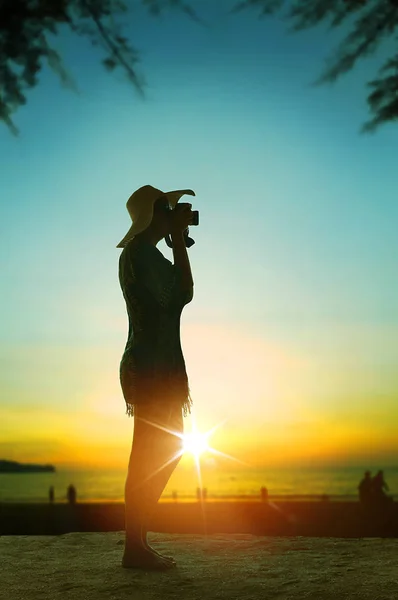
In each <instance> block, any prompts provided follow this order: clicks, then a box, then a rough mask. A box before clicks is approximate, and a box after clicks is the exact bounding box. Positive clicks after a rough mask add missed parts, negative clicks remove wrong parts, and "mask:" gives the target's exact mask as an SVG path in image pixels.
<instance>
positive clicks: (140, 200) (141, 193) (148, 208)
mask: <svg viewBox="0 0 398 600" xmlns="http://www.w3.org/2000/svg"><path fill="white" fill-rule="evenodd" d="M184 194H189V195H190V196H195V192H194V191H193V190H173V191H172V192H162V190H159V189H157V188H155V187H153V186H152V185H144V186H142V187H140V188H139V189H138V190H136V191H135V192H134V193H133V194H131V196H130V198H129V199H128V200H127V202H126V208H127V210H128V212H129V215H130V217H131V220H132V221H133V224H132V226H131V227H130V229H129V230H128V232H127V233H126V235H125V236H124V238H123V239H122V240H121V241H120V242H119V243H118V245H117V246H116V248H124V247H125V246H126V244H127V242H129V241H130V240H131V239H132V238H133V237H134V236H135V235H137V234H138V233H141V231H144V229H146V228H147V227H149V225H150V223H151V221H152V217H153V206H154V204H155V202H156V200H158V199H159V198H161V197H162V196H166V197H167V200H168V202H169V205H170V207H171V208H172V209H174V208H175V206H176V204H177V202H178V201H179V199H180V198H181V196H184Z"/></svg>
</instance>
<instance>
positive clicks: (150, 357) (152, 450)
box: [119, 186, 193, 569]
mask: <svg viewBox="0 0 398 600" xmlns="http://www.w3.org/2000/svg"><path fill="white" fill-rule="evenodd" d="M183 193H191V191H190V190H185V191H182V193H181V191H180V192H177V193H174V194H177V196H172V194H173V193H172V192H170V193H169V194H168V195H166V194H163V192H161V191H160V190H157V189H156V188H152V187H151V186H144V187H143V188H140V189H139V190H137V192H135V193H134V194H133V195H132V196H131V197H130V199H129V202H130V201H131V205H132V206H131V210H130V208H129V202H128V203H127V208H128V210H129V212H130V215H131V216H132V218H133V226H132V228H131V230H132V231H133V232H134V227H135V224H136V225H138V229H141V230H142V231H139V233H137V234H135V235H134V236H133V237H132V236H131V235H130V236H129V234H128V235H127V236H125V238H124V240H122V242H121V243H120V244H119V247H123V248H124V249H123V251H122V253H121V255H120V260H119V281H120V285H121V288H122V292H123V296H124V298H125V301H126V308H127V313H128V318H129V333H128V339H127V343H126V348H125V351H124V354H123V357H122V360H121V363H120V382H121V387H122V391H123V396H124V399H125V401H126V406H127V411H126V412H127V414H128V415H129V416H134V436H133V443H132V449H131V455H130V461H129V466H128V474H127V479H126V486H125V520H126V538H125V549H124V555H123V559H122V565H123V566H124V567H127V568H137V567H138V568H139V567H141V568H150V569H166V568H170V567H172V566H174V565H175V561H174V560H173V559H172V558H170V557H166V556H163V555H161V554H159V553H158V552H156V550H155V549H154V548H152V547H151V546H150V545H149V544H148V541H147V525H146V523H147V522H148V519H149V517H150V515H151V514H152V512H153V510H154V508H155V507H156V504H157V502H158V499H159V498H160V496H161V495H162V492H163V490H164V488H165V486H166V484H167V482H168V480H169V478H170V476H171V474H172V473H173V471H174V469H175V468H176V466H177V464H178V462H179V460H180V459H181V455H182V452H183V451H182V434H183V412H184V416H186V415H187V414H188V412H190V407H191V404H192V401H191V398H190V394H189V385H188V377H187V373H186V369H185V362H184V357H183V354H182V349H181V342H180V318H181V313H182V309H183V307H184V306H185V305H186V304H187V303H188V302H190V301H191V300H192V298H193V279H192V273H191V268H190V263H189V258H188V254H187V250H186V246H185V241H184V231H185V230H186V229H187V227H188V225H189V224H190V223H191V221H192V211H191V205H190V204H189V205H184V206H181V207H179V210H177V211H175V210H170V200H172V202H171V204H173V203H174V204H176V202H177V201H178V198H179V197H180V196H181V195H182V194H183ZM192 194H193V192H192ZM176 197H177V199H176ZM155 198H156V199H155ZM134 207H135V208H134ZM138 207H140V208H141V214H140V210H138ZM149 207H151V210H149ZM152 207H153V212H152ZM143 212H146V215H147V217H146V219H145V218H144V217H143V215H142V213H143ZM140 222H141V225H140ZM148 223H149V224H148ZM145 225H147V226H146V227H145V229H143V226H145ZM136 229H137V227H136ZM167 234H170V236H171V239H172V242H173V256H174V265H173V264H172V263H171V262H170V261H169V260H167V259H166V258H165V257H164V256H163V254H162V253H161V252H160V250H158V249H157V248H156V245H157V244H158V242H159V241H160V240H161V239H163V238H164V237H165V236H166V235H167ZM126 238H127V239H126ZM128 238H129V239H128ZM173 432H174V433H173Z"/></svg>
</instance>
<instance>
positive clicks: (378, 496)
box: [372, 470, 392, 504]
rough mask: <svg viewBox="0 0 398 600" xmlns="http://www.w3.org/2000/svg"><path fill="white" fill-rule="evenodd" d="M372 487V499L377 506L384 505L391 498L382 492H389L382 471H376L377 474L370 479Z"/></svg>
mask: <svg viewBox="0 0 398 600" xmlns="http://www.w3.org/2000/svg"><path fill="white" fill-rule="evenodd" d="M372 487H373V498H374V500H375V502H376V503H377V504H382V503H383V504H386V503H389V502H390V501H391V500H392V498H391V497H390V496H387V494H385V492H384V490H385V489H386V490H387V491H389V487H388V485H387V483H386V482H385V480H384V473H383V471H382V470H380V471H378V472H377V474H376V475H375V476H374V477H373V479H372Z"/></svg>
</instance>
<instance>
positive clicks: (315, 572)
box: [0, 531, 398, 600]
mask: <svg viewBox="0 0 398 600" xmlns="http://www.w3.org/2000/svg"><path fill="white" fill-rule="evenodd" d="M149 537H150V540H149V541H150V543H151V544H153V545H154V547H155V548H156V549H157V550H159V551H160V552H164V553H165V554H168V555H171V556H173V558H174V559H175V560H176V562H177V566H176V567H174V568H173V569H170V570H167V571H163V572H151V571H143V570H138V569H123V568H122V567H121V558H122V554H123V539H124V533H123V532H122V531H119V532H108V533H69V534H64V535H60V536H2V537H1V538H0V556H1V561H2V577H1V580H2V581H1V586H0V599H1V600H10V599H12V600H39V599H40V600H47V599H48V600H58V599H60V600H61V598H62V600H64V599H65V598H68V600H81V599H82V598H84V600H105V599H106V600H127V599H128V600H168V599H170V600H171V599H174V598H180V599H181V600H188V599H189V600H202V599H203V598H206V599H207V600H215V599H224V598H225V599H228V600H235V599H239V600H254V599H256V598H272V599H276V598H280V599H283V600H293V599H294V600H297V598H300V599H305V600H336V598H338V599H339V600H353V599H355V600H375V599H376V598H377V599H378V600H396V599H397V597H398V571H397V566H396V540H392V539H390V540H386V539H380V538H372V539H370V538H366V539H352V538H351V539H342V538H319V537H312V538H303V537H299V536H296V537H289V538H287V537H278V536H273V537H267V536H254V535H250V534H218V535H217V534H212V535H211V536H204V535H198V534H166V533H161V534H151V535H150V536H149Z"/></svg>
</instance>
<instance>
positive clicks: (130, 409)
mask: <svg viewBox="0 0 398 600" xmlns="http://www.w3.org/2000/svg"><path fill="white" fill-rule="evenodd" d="M134 406H136V405H135V404H132V403H130V402H126V415H127V416H128V417H134ZM192 406H193V401H192V397H191V392H190V390H189V388H188V396H187V398H186V399H185V400H184V402H183V403H182V405H181V408H182V410H183V413H184V417H187V416H188V415H190V414H191V407H192Z"/></svg>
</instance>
